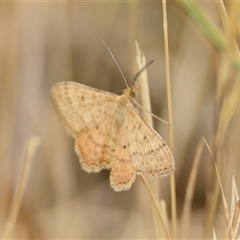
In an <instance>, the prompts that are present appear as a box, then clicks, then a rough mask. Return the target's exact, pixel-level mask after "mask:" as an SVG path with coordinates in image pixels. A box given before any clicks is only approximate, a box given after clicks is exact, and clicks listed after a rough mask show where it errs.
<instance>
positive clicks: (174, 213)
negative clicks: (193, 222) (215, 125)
mask: <svg viewBox="0 0 240 240" xmlns="http://www.w3.org/2000/svg"><path fill="white" fill-rule="evenodd" d="M162 6H163V33H164V50H165V69H166V87H167V106H168V122H169V125H168V135H169V146H170V149H171V150H172V152H173V151H174V146H173V115H172V112H173V111H172V93H171V80H170V64H169V47H168V21H167V7H166V1H165V0H162ZM170 191H171V215H172V235H173V238H176V237H177V204H176V186H175V174H171V176H170Z"/></svg>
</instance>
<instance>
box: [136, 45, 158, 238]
mask: <svg viewBox="0 0 240 240" xmlns="http://www.w3.org/2000/svg"><path fill="white" fill-rule="evenodd" d="M135 47H136V53H137V54H136V61H137V65H138V69H142V67H143V66H145V65H146V58H145V56H144V55H143V54H142V52H141V49H140V47H139V44H138V43H137V42H135ZM139 80H140V86H141V88H140V90H141V99H142V105H143V108H144V109H146V110H147V111H148V112H146V111H143V117H144V119H145V121H146V122H147V123H148V124H149V125H150V126H151V127H153V121H152V116H151V103H150V94H149V85H148V77H147V71H144V72H143V73H142V74H141V76H140V78H139ZM143 178H144V177H142V179H143ZM145 181H146V180H145ZM150 185H151V190H152V191H153V195H154V199H155V200H156V201H157V202H158V201H159V192H158V181H157V179H152V181H150ZM154 209H155V207H154V205H152V213H153V219H154V226H155V232H156V235H157V237H158V238H160V237H161V232H160V228H159V226H161V224H160V222H159V218H158V216H157V214H156V211H154Z"/></svg>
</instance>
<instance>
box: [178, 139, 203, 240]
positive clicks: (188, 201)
mask: <svg viewBox="0 0 240 240" xmlns="http://www.w3.org/2000/svg"><path fill="white" fill-rule="evenodd" d="M203 146H204V142H203V141H201V142H200V143H199V144H198V148H197V153H196V156H195V158H194V161H193V166H192V169H191V173H190V176H189V180H188V185H187V190H186V194H185V200H184V205H183V211H182V220H181V222H182V226H181V229H183V232H182V238H183V239H187V238H188V232H189V225H190V223H191V221H190V214H191V207H192V200H193V194H194V189H195V184H196V178H197V172H198V167H199V163H200V159H201V156H202V150H203Z"/></svg>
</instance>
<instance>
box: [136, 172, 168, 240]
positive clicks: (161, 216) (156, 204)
mask: <svg viewBox="0 0 240 240" xmlns="http://www.w3.org/2000/svg"><path fill="white" fill-rule="evenodd" d="M140 177H141V179H142V181H143V183H144V185H145V187H146V188H147V190H148V192H149V195H150V197H151V200H152V203H153V204H154V207H155V208H154V209H156V210H157V211H156V212H155V211H154V215H155V214H156V215H158V219H159V220H160V223H161V225H158V227H159V228H158V229H160V227H161V229H162V230H163V233H164V238H166V239H170V234H169V231H168V228H167V224H166V223H167V219H166V218H164V216H166V214H163V213H162V211H161V208H160V206H159V201H158V199H157V198H156V196H155V194H154V192H153V190H152V187H150V185H149V184H148V182H147V180H146V178H144V177H143V176H140ZM161 235H163V234H161Z"/></svg>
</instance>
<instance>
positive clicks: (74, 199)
mask: <svg viewBox="0 0 240 240" xmlns="http://www.w3.org/2000/svg"><path fill="white" fill-rule="evenodd" d="M201 6H202V7H203V9H204V10H205V11H206V12H207V13H208V14H209V15H210V16H211V17H212V18H213V19H214V21H216V22H219V19H218V12H217V9H216V6H215V5H214V3H210V2H209V3H207V2H205V3H201ZM167 7H168V27H169V29H168V30H169V48H170V64H171V79H172V99H173V116H174V157H175V161H176V171H175V174H176V188H177V203H178V214H179V215H180V214H181V210H182V208H181V207H182V202H183V199H184V194H185V188H186V184H187V181H188V177H189V173H190V171H191V166H192V162H193V158H194V155H195V152H196V149H197V145H198V143H199V141H200V140H201V138H202V137H205V138H206V139H207V141H209V142H210V139H211V132H212V128H213V126H212V124H213V117H214V103H215V94H216V90H215V88H216V86H215V81H216V64H217V63H218V54H217V53H216V51H215V50H214V48H213V47H212V46H211V44H210V43H209V42H208V41H207V40H206V39H205V37H204V36H203V35H202V33H201V32H200V30H199V29H198V28H197V27H196V26H195V25H194V23H193V22H192V21H191V20H190V19H189V18H188V17H187V16H186V15H185V12H184V11H183V9H182V8H181V7H180V6H179V5H178V3H175V2H168V5H167ZM162 25H163V20H162V4H161V2H160V1H159V2H62V3H60V2H49V3H40V2H38V3H37V2H35V3H26V2H25V3H23V2H22V3H17V2H15V3H0V61H1V64H0V234H2V230H1V229H3V227H4V225H5V223H6V219H7V214H8V212H9V208H10V204H11V200H12V197H13V193H14V188H15V185H16V181H17V176H18V173H19V168H20V163H21V160H22V157H23V151H24V146H25V143H26V141H27V140H28V139H29V138H30V137H31V136H32V135H39V136H40V137H41V141H42V144H41V147H40V148H39V150H38V151H37V154H36V156H35V158H34V161H33V163H32V167H31V172H30V176H29V181H28V184H27V188H26V192H25V194H24V198H23V202H22V205H21V208H20V212H19V216H18V219H17V224H16V228H15V231H14V232H15V238H25V239H36V238H42V239H43V238H62V239H63V238H92V239H94V238H102V239H105V238H106V239H108V238H109V239H110V238H154V236H155V233H154V226H153V220H152V213H151V205H150V198H149V195H148V194H147V191H146V189H145V187H144V185H143V183H142V182H141V180H140V178H137V179H136V182H135V183H134V184H133V186H132V188H131V189H130V190H129V191H126V192H121V193H116V192H114V191H113V190H112V189H111V188H110V186H109V179H108V177H109V171H107V170H106V171H102V172H100V173H98V174H87V173H86V172H84V171H83V170H82V169H81V167H80V165H79V162H78V159H77V156H76V154H75V151H74V141H73V139H71V137H70V136H68V135H67V134H66V133H65V132H64V129H63V127H62V125H61V124H60V121H59V119H58V117H57V115H56V113H55V111H54V108H53V104H52V100H51V96H50V89H51V87H52V86H53V85H54V84H55V83H57V82H61V81H76V82H80V83H83V84H86V85H88V86H91V87H94V88H98V89H101V90H105V91H111V92H114V93H116V94H121V93H122V90H123V89H124V88H125V87H126V86H125V83H124V81H123V79H122V77H121V75H120V73H119V71H118V69H117V67H116V66H115V64H114V62H113V60H112V59H111V56H110V55H109V53H108V51H107V49H106V48H105V46H104V45H103V44H102V42H101V40H100V39H99V37H98V36H101V37H102V38H103V39H104V40H105V41H106V42H107V44H108V45H109V47H110V48H111V50H112V51H113V53H114V54H115V57H116V58H117V60H118V62H119V64H120V66H121V68H122V70H123V71H124V73H125V75H126V77H127V78H128V79H131V78H132V77H133V76H134V74H135V73H136V72H137V64H136V61H135V54H136V51H135V41H138V42H139V43H140V46H141V49H142V51H143V53H144V54H145V56H146V59H147V61H149V60H155V62H154V63H153V64H152V65H151V66H150V67H149V68H148V69H147V71H148V77H149V84H150V94H151V101H152V109H153V113H154V114H155V115H157V116H159V117H160V118H162V119H164V120H167V112H166V110H167V101H166V85H165V55H164V48H163V46H164V45H163V29H162ZM238 110H239V109H238ZM154 123H155V129H156V131H157V132H158V133H159V134H160V135H161V136H162V137H163V138H164V139H165V141H166V142H168V127H167V125H166V124H163V123H161V122H159V121H155V120H154ZM238 125H239V111H238V113H237V114H236V116H235V117H234V119H233V121H232V122H231V125H230V128H229V133H228V134H227V139H228V140H227V146H226V149H227V151H226V155H227V159H228V167H227V169H226V173H225V179H224V182H223V183H224V186H225V188H226V193H228V191H230V186H231V178H232V175H233V174H236V181H237V183H238V184H239V177H240V176H239V174H238V171H237V170H236V169H239V164H238V159H239V155H240V152H239V146H238V145H239V140H240V139H239V138H240V134H239V133H240V132H239V131H240V129H239V127H238ZM207 152H208V151H207V150H206V148H205V150H204V155H203V157H202V159H201V163H200V167H199V175H198V179H197V184H196V189H195V196H194V205H193V216H194V217H193V219H192V226H191V231H192V233H193V235H192V236H195V237H196V238H198V237H199V236H201V231H202V229H201V226H202V218H203V214H204V204H205V200H206V192H205V191H206V171H207V165H208V162H209V161H210V160H209V157H208V154H207ZM159 181H160V183H161V198H163V199H165V200H166V202H167V206H168V208H169V207H170V201H169V177H166V178H161V179H159ZM227 196H228V194H227ZM221 209H222V206H221V205H220V211H221ZM216 224H219V225H216V226H220V227H219V229H218V230H219V231H221V227H222V226H224V218H223V217H222V218H221V217H220V220H219V221H217V223H216Z"/></svg>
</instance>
